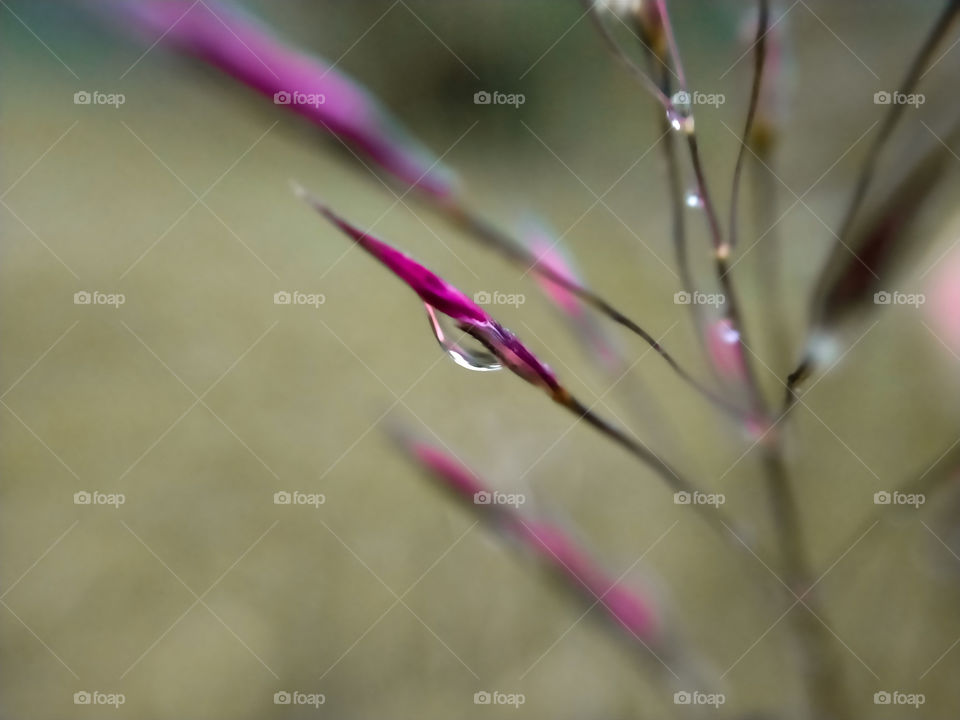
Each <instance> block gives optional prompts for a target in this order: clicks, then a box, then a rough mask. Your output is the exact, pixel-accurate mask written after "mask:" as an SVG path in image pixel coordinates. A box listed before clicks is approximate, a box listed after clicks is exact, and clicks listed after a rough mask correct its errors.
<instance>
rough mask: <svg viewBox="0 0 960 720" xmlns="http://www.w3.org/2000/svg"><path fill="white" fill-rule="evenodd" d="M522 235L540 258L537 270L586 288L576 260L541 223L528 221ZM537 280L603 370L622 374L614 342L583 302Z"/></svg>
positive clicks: (540, 278)
mask: <svg viewBox="0 0 960 720" xmlns="http://www.w3.org/2000/svg"><path fill="white" fill-rule="evenodd" d="M521 235H522V237H523V239H524V242H525V244H526V246H527V248H528V249H529V250H530V253H531V254H532V255H533V256H534V257H536V259H537V262H536V265H535V266H534V267H542V268H545V269H546V270H548V271H551V272H553V273H555V274H557V275H559V276H560V277H563V278H566V279H568V280H570V281H571V282H573V283H575V284H577V285H581V286H582V285H583V281H582V279H581V277H580V274H579V273H578V272H577V269H576V267H575V266H574V264H573V261H572V260H571V259H570V258H569V257H567V255H566V254H565V253H564V252H563V248H562V247H561V246H560V244H559V241H558V240H557V239H556V238H554V237H553V235H552V234H551V233H550V231H549V230H548V229H547V228H546V227H545V226H544V225H543V224H542V223H539V222H532V221H531V222H528V223H527V226H526V228H525V229H524V231H523V232H522V234H521ZM534 279H535V281H536V283H537V285H539V286H540V289H541V290H542V291H543V293H544V295H546V296H547V298H548V299H549V300H550V302H551V303H552V304H553V305H554V306H556V307H557V309H558V310H559V311H560V312H561V313H562V314H563V316H564V317H565V318H566V319H567V320H568V322H569V323H570V324H571V326H572V327H573V329H574V331H575V332H576V334H577V336H578V337H579V339H580V341H581V344H582V345H583V346H584V347H586V348H588V349H589V351H590V352H591V353H592V354H593V355H594V356H596V358H597V359H598V360H599V361H600V363H601V364H602V365H603V367H604V369H605V370H607V371H608V372H611V373H618V374H619V373H620V372H622V370H623V368H622V365H623V362H622V360H621V358H620V356H619V353H618V351H617V349H616V347H615V344H614V342H613V341H612V339H611V338H610V337H609V336H608V335H607V334H606V333H604V331H603V328H602V327H601V326H600V325H599V324H598V323H597V322H596V321H595V319H594V317H593V316H592V315H591V314H590V312H589V311H588V308H587V307H586V305H585V304H584V303H583V301H582V300H580V298H578V297H577V296H576V295H574V294H573V293H572V292H570V291H569V290H568V289H567V288H565V287H563V286H562V285H559V284H557V283H556V282H554V281H552V280H551V279H550V278H549V277H547V276H546V275H544V274H541V273H536V274H535V275H534Z"/></svg>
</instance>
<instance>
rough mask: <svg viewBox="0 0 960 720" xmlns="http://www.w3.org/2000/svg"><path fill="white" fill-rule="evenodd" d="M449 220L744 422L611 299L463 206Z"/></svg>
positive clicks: (448, 211)
mask: <svg viewBox="0 0 960 720" xmlns="http://www.w3.org/2000/svg"><path fill="white" fill-rule="evenodd" d="M445 210H446V215H447V217H448V218H449V219H450V220H451V221H452V222H453V223H454V224H456V225H457V226H458V227H460V228H461V229H463V230H464V231H466V232H467V233H469V234H470V235H471V236H472V237H474V238H476V239H477V240H479V241H480V242H482V243H483V244H484V245H487V246H488V247H491V248H493V249H495V250H497V251H498V252H499V253H500V254H502V255H504V256H505V257H507V258H508V259H510V260H511V261H513V262H515V263H517V264H518V265H521V266H523V267H524V269H526V270H529V271H531V272H535V273H537V274H538V275H540V276H542V277H544V278H546V279H548V280H550V282H552V283H555V284H557V285H559V286H560V287H562V288H564V289H565V290H567V291H569V292H571V293H573V294H574V295H576V296H577V297H578V298H580V299H581V300H582V301H583V302H585V303H586V304H588V305H590V306H591V307H593V308H594V309H595V310H598V311H599V312H600V313H602V314H603V315H606V316H607V317H608V318H610V319H611V320H613V321H614V322H616V323H618V324H619V325H622V326H623V327H625V328H627V329H628V330H630V331H631V332H633V333H634V334H635V335H638V336H639V337H641V338H642V339H643V340H644V341H645V342H646V343H647V345H649V346H650V347H651V348H652V349H653V350H654V352H656V353H657V354H658V355H659V356H660V357H661V358H663V360H664V361H665V362H666V363H667V364H668V365H669V366H670V368H671V369H672V370H673V371H674V372H675V373H676V374H677V375H678V376H679V377H680V378H681V379H682V380H683V381H684V382H686V383H687V384H688V385H689V386H690V387H692V388H693V389H694V390H696V391H697V392H698V393H699V394H700V395H701V396H702V397H703V398H705V399H706V400H707V401H709V402H710V403H711V404H712V405H713V406H714V407H716V408H717V409H719V410H721V411H722V412H724V413H725V414H727V415H728V416H730V417H733V418H735V419H736V420H737V421H741V420H742V419H743V417H742V412H741V411H740V409H739V408H737V407H735V406H734V405H732V404H731V403H729V402H728V401H727V400H725V399H724V398H722V397H721V396H720V395H718V394H717V393H715V392H714V391H713V390H711V389H710V388H708V387H707V386H706V385H704V384H703V383H701V382H700V381H699V380H697V379H696V378H695V377H693V375H691V374H690V373H689V372H688V371H687V370H686V369H684V368H683V367H682V366H681V365H680V364H679V363H678V362H677V360H676V358H674V357H673V355H671V354H670V353H669V352H668V351H667V350H666V349H665V348H664V347H663V346H662V345H661V344H660V343H659V342H658V341H657V340H656V338H654V337H653V335H651V334H650V333H649V332H647V331H646V330H644V329H643V328H642V327H641V326H640V325H638V324H637V323H635V322H634V321H633V320H631V319H630V318H629V317H627V316H626V315H624V314H623V313H622V312H620V311H619V310H617V309H616V308H615V307H614V306H613V305H611V304H610V303H609V302H608V301H607V300H605V299H604V298H602V297H601V296H600V295H598V294H597V293H595V292H594V291H593V290H589V289H588V288H585V287H583V286H582V285H580V284H578V283H576V282H575V281H573V280H572V279H570V278H569V277H567V276H566V275H563V274H561V273H558V272H556V271H555V270H553V269H552V268H550V267H548V266H547V265H546V264H543V263H540V262H538V259H537V257H536V256H535V255H534V254H533V253H531V252H530V251H529V250H527V249H526V248H524V247H523V246H521V245H520V244H519V243H517V242H515V241H514V240H513V238H511V237H510V236H508V235H506V234H504V233H503V232H501V231H500V230H499V229H497V228H496V227H495V226H494V225H492V224H491V223H489V222H488V221H487V220H485V219H484V218H482V217H480V216H479V215H477V214H475V213H473V212H471V211H470V210H468V209H466V208H464V207H463V206H460V205H448V206H446V208H445Z"/></svg>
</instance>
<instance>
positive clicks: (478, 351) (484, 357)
mask: <svg viewBox="0 0 960 720" xmlns="http://www.w3.org/2000/svg"><path fill="white" fill-rule="evenodd" d="M424 307H425V308H426V309H427V319H428V320H429V321H430V328H431V329H432V330H433V334H434V337H436V338H437V342H438V343H440V347H442V348H443V349H444V350H445V351H446V352H447V355H449V356H450V357H451V358H453V361H454V362H455V363H456V364H457V365H459V366H460V367H462V368H466V369H467V370H474V371H476V372H491V371H493V370H500V369H501V368H502V367H503V365H502V364H501V363H500V360H499V359H498V358H497V356H496V355H494V354H493V353H491V352H490V351H489V350H487V349H486V348H485V347H484V346H483V345H481V344H480V343H479V342H477V341H476V340H475V339H474V338H472V337H470V336H469V335H465V336H464V342H466V343H470V344H471V345H474V346H475V347H473V348H467V347H464V346H463V345H462V344H460V343H459V342H457V341H455V340H454V339H453V335H455V334H460V333H461V331H460V329H459V328H457V326H456V323H455V322H454V321H453V320H451V319H450V317H449V316H447V315H444V314H443V313H442V312H440V311H439V310H437V309H436V308H434V307H433V306H432V305H427V304H426V303H424Z"/></svg>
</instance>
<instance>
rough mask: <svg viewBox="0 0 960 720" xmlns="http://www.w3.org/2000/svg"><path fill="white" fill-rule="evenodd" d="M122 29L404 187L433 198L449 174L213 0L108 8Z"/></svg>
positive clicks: (339, 85)
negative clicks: (261, 101) (204, 67)
mask: <svg viewBox="0 0 960 720" xmlns="http://www.w3.org/2000/svg"><path fill="white" fill-rule="evenodd" d="M108 8H109V9H108V12H109V11H116V12H117V15H118V17H119V18H120V19H121V22H124V21H125V27H127V28H129V29H130V30H132V31H133V32H134V33H136V34H138V35H141V36H143V38H144V40H145V41H146V42H148V43H152V42H159V43H163V44H165V45H166V46H169V47H172V48H175V49H177V50H179V51H180V52H182V53H185V54H187V55H190V56H193V57H196V58H199V59H200V60H203V61H204V62H206V63H208V64H210V65H212V66H214V67H216V68H218V69H220V70H222V71H223V72H225V73H227V74H228V75H230V76H232V77H233V78H235V79H236V80H238V81H240V82H241V83H243V84H244V85H247V86H248V87H251V88H253V89H254V90H256V91H257V92H259V93H261V94H262V95H265V96H267V97H269V98H271V99H272V100H273V101H274V103H276V104H278V105H281V106H283V107H285V108H287V109H289V110H292V111H293V112H296V113H298V114H300V115H302V116H303V117H305V118H307V119H308V120H310V121H311V122H313V123H315V124H316V125H319V126H320V127H322V128H324V129H325V130H326V131H328V132H331V133H333V134H335V135H337V136H338V137H341V138H342V139H343V140H345V141H346V142H348V143H350V144H351V145H353V146H354V147H355V148H357V149H358V150H360V151H362V152H363V153H364V154H365V155H367V156H368V157H369V158H370V159H371V160H373V161H374V162H375V163H376V164H377V165H379V166H380V167H381V168H382V169H383V170H385V171H387V172H388V173H390V174H391V175H393V176H395V177H396V178H397V179H399V180H401V181H402V182H403V183H404V184H406V185H408V186H413V187H417V188H419V189H421V190H423V191H424V192H426V193H429V194H430V195H432V196H435V197H436V198H437V199H443V198H447V197H448V196H450V195H451V194H452V193H453V192H454V191H455V178H454V175H453V173H452V172H451V171H450V170H449V169H447V168H445V167H443V166H440V165H439V164H438V161H437V159H436V158H435V157H434V156H433V155H432V154H431V153H430V152H429V151H427V150H426V149H425V148H424V147H423V146H422V145H421V144H420V143H419V142H418V141H417V140H415V139H414V138H413V137H411V136H410V135H409V134H408V133H407V131H406V130H404V129H403V128H402V127H401V126H400V124H399V123H398V122H397V121H396V120H395V119H394V118H392V117H391V116H390V114H389V113H388V111H387V110H386V109H385V108H384V107H383V106H382V105H381V103H380V102H379V101H378V100H377V99H376V98H374V97H373V96H372V95H371V94H370V93H369V92H368V91H367V90H366V89H365V88H364V87H362V86H361V85H360V84H359V83H357V82H356V81H354V80H352V79H351V78H349V77H348V76H347V75H345V74H344V73H342V72H340V71H339V70H337V69H335V68H334V67H332V66H331V65H330V64H329V63H327V62H326V61H325V60H323V59H321V58H318V57H316V56H313V55H309V54H307V53H305V52H303V51H300V50H297V49H295V48H293V47H291V46H289V45H287V44H286V43H285V42H284V41H283V40H282V39H281V38H280V37H279V36H277V35H276V34H274V33H273V31H272V30H271V29H270V28H269V27H267V26H266V25H265V24H264V23H262V22H260V21H259V20H256V19H254V18H252V17H250V16H248V15H247V14H245V13H243V12H242V11H241V10H239V9H238V8H236V7H232V6H227V5H223V4H218V3H216V2H214V1H213V0H208V1H207V2H201V3H192V2H187V1H186V0H132V1H131V2H120V3H111V4H109V5H108Z"/></svg>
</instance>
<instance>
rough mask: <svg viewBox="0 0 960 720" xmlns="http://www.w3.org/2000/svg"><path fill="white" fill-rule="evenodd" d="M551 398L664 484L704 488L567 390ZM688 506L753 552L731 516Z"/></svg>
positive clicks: (686, 489) (691, 489) (690, 489)
mask: <svg viewBox="0 0 960 720" xmlns="http://www.w3.org/2000/svg"><path fill="white" fill-rule="evenodd" d="M553 399H554V400H555V401H556V402H557V403H558V404H559V405H562V406H563V407H565V408H566V409H567V410H569V411H570V412H572V413H573V414H574V415H576V416H578V417H579V418H580V419H582V420H583V421H584V422H586V423H587V424H589V425H591V426H593V427H594V428H595V429H596V430H598V431H600V432H601V433H602V434H603V435H606V436H607V437H608V438H610V439H611V440H613V441H614V442H615V443H617V444H618V445H620V446H621V447H622V448H624V449H625V450H627V451H628V452H629V453H630V454H631V455H633V456H634V457H636V458H638V459H639V460H640V461H641V462H643V463H644V464H645V465H647V466H648V467H649V468H650V469H652V470H653V471H654V472H656V473H657V474H658V475H659V476H660V477H661V478H662V479H663V481H664V482H665V483H666V485H667V486H668V487H669V488H670V489H671V490H673V491H674V492H682V493H689V494H691V495H692V494H694V493H702V492H703V491H701V490H700V489H699V488H698V487H697V486H696V485H694V484H693V483H692V482H691V481H689V480H688V479H686V478H685V477H684V476H682V475H681V474H680V473H679V472H678V471H677V470H676V469H675V468H674V467H673V466H672V465H670V464H669V463H668V462H666V461H665V460H663V459H661V458H660V456H658V455H657V454H656V453H655V452H653V451H652V450H651V449H650V448H648V447H647V446H646V445H644V444H643V443H642V442H640V441H639V440H637V439H635V438H632V437H630V436H629V435H628V434H627V433H626V432H624V431H623V430H622V429H621V428H619V427H617V426H616V425H614V424H612V423H610V422H608V421H607V420H604V419H603V418H602V417H600V416H599V415H597V414H596V413H594V412H593V410H592V408H590V407H587V406H586V405H585V404H583V403H582V402H580V401H579V400H577V399H576V398H575V397H573V396H572V395H570V393H568V392H566V391H565V390H562V389H561V390H560V391H559V392H557V393H554V395H553ZM691 507H693V508H695V509H696V510H697V511H698V512H699V514H700V516H701V517H702V518H703V519H704V520H705V521H706V522H707V524H708V525H710V526H711V527H712V528H713V529H714V530H716V531H718V532H719V533H720V534H721V536H723V537H724V539H726V540H727V541H731V540H732V541H733V542H731V545H735V546H738V547H740V548H741V549H743V548H744V547H745V548H746V549H747V550H749V551H750V552H751V553H752V552H753V550H752V549H751V548H750V546H748V545H747V546H744V545H743V544H742V543H743V541H742V540H741V539H740V538H742V537H744V534H743V533H742V532H740V531H739V530H738V529H737V527H736V524H735V523H734V521H733V520H732V519H731V518H728V517H726V516H725V514H724V513H723V512H721V511H720V510H719V509H717V508H713V507H712V506H709V505H701V504H696V503H693V504H691Z"/></svg>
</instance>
